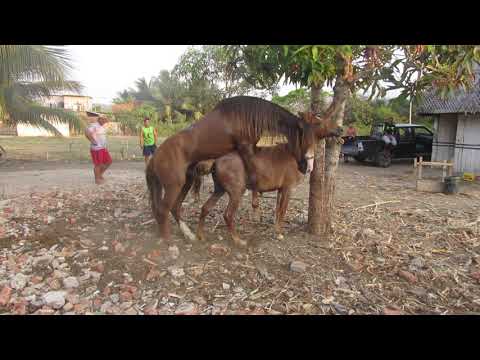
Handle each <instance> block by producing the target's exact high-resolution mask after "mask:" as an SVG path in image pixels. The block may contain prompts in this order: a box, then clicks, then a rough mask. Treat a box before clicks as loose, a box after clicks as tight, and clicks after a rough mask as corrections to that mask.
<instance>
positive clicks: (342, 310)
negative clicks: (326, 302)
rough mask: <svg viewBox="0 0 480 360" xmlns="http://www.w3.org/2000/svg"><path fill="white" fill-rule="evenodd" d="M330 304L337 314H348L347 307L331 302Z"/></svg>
mask: <svg viewBox="0 0 480 360" xmlns="http://www.w3.org/2000/svg"><path fill="white" fill-rule="evenodd" d="M332 305H333V307H334V308H335V310H336V311H337V312H338V313H339V314H341V315H345V314H348V309H347V308H346V307H345V306H343V305H341V304H332Z"/></svg>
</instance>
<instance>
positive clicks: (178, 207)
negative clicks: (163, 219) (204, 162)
mask: <svg viewBox="0 0 480 360" xmlns="http://www.w3.org/2000/svg"><path fill="white" fill-rule="evenodd" d="M193 180H194V179H193V174H191V173H190V172H187V178H186V181H185V184H184V185H183V187H182V190H181V191H180V193H179V195H178V197H177V199H176V200H175V203H174V205H173V208H172V210H171V211H172V215H173V217H174V218H175V220H176V221H177V223H178V225H179V226H180V231H181V232H182V234H183V235H184V236H185V237H186V238H187V239H188V240H190V241H195V235H194V234H193V232H192V231H191V230H190V228H189V227H188V225H187V224H186V223H185V222H184V221H182V203H183V201H184V200H185V198H186V196H187V194H188V192H189V191H190V188H191V187H192V184H193Z"/></svg>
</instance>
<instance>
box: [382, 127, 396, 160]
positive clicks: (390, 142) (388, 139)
mask: <svg viewBox="0 0 480 360" xmlns="http://www.w3.org/2000/svg"><path fill="white" fill-rule="evenodd" d="M382 140H383V142H384V143H385V147H384V149H383V151H385V154H386V155H390V153H391V152H392V149H393V148H394V147H395V146H397V139H395V136H393V133H392V130H391V129H387V130H386V131H385V134H384V135H383V137H382Z"/></svg>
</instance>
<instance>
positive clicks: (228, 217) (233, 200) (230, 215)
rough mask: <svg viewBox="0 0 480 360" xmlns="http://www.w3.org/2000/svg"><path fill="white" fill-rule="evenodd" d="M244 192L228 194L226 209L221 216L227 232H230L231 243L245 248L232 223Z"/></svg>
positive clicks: (244, 243) (245, 244) (245, 243)
mask: <svg viewBox="0 0 480 360" xmlns="http://www.w3.org/2000/svg"><path fill="white" fill-rule="evenodd" d="M244 192H245V191H235V192H230V193H229V194H228V195H229V197H230V199H229V201H228V206H227V209H226V210H225V213H224V214H223V218H224V219H225V222H226V223H227V226H228V230H229V231H230V235H231V236H232V240H233V243H234V244H235V245H237V246H239V247H245V246H247V242H246V241H245V240H242V239H240V237H239V236H238V233H237V231H236V229H235V223H234V218H235V213H236V212H237V209H238V206H239V205H240V200H241V198H242V195H243V193H244Z"/></svg>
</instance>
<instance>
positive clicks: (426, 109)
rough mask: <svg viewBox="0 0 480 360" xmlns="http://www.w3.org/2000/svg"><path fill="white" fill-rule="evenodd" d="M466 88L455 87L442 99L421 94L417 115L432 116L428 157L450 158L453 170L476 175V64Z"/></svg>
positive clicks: (479, 150)
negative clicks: (430, 145) (432, 122)
mask: <svg viewBox="0 0 480 360" xmlns="http://www.w3.org/2000/svg"><path fill="white" fill-rule="evenodd" d="M475 73H476V74H475V75H476V76H475V77H476V79H475V84H474V86H473V88H472V89H471V90H470V91H467V92H465V91H463V90H461V89H460V90H456V91H455V92H454V93H453V94H451V95H450V96H448V97H447V98H446V99H441V98H439V97H438V96H436V95H435V94H434V93H433V92H429V93H427V94H425V95H424V97H423V101H422V104H421V105H420V107H419V109H418V111H417V112H418V114H419V115H424V116H433V117H434V138H433V146H432V161H442V160H453V162H454V170H455V172H469V173H474V174H475V175H476V176H480V66H477V67H476V68H475Z"/></svg>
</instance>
